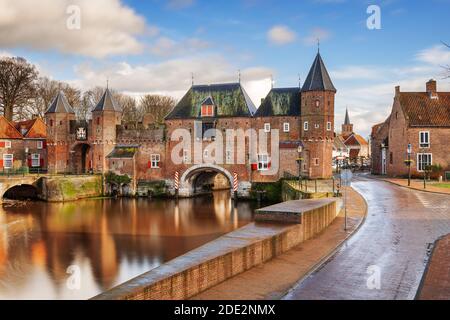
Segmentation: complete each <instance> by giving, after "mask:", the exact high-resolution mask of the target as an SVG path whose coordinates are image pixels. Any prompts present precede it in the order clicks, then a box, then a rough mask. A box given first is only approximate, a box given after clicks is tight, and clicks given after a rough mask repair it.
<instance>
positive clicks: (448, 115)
mask: <svg viewBox="0 0 450 320" xmlns="http://www.w3.org/2000/svg"><path fill="white" fill-rule="evenodd" d="M436 87H437V86H436V81H434V80H430V81H429V82H428V83H427V85H426V91H425V92H401V91H400V87H397V88H396V93H395V98H394V104H393V107H392V112H391V114H390V116H389V118H388V120H387V121H386V122H385V123H383V124H379V125H376V126H375V127H374V128H373V130H372V171H373V173H375V174H387V175H389V176H392V177H397V176H406V175H408V166H407V165H406V164H407V162H406V163H405V160H408V151H407V150H408V145H410V146H411V160H412V165H411V173H412V176H423V170H422V169H423V167H422V166H427V165H440V166H441V167H442V170H441V172H437V173H436V174H437V175H443V173H444V171H450V152H449V151H450V149H449V146H448V141H450V108H449V106H450V93H449V92H437V91H436ZM383 149H384V150H385V151H384V152H383ZM421 159H422V160H421ZM383 166H385V167H386V169H385V170H384V171H383Z"/></svg>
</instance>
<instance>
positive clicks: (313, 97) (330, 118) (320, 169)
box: [301, 52, 336, 178]
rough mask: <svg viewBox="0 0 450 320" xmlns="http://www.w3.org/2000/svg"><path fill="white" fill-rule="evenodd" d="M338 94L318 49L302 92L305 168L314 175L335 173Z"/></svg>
mask: <svg viewBox="0 0 450 320" xmlns="http://www.w3.org/2000/svg"><path fill="white" fill-rule="evenodd" d="M335 95H336V88H335V87H334V85H333V83H332V81H331V78H330V76H329V74H328V71H327V69H326V67H325V64H324V62H323V60H322V57H321V56H320V53H319V52H318V53H317V56H316V58H315V60H314V63H313V65H312V67H311V70H310V71H309V74H308V76H307V78H306V81H305V83H304V84H303V87H302V92H301V140H302V142H303V145H304V149H303V154H302V158H303V159H304V160H303V168H302V170H303V174H304V175H306V176H308V177H310V178H330V177H331V176H332V175H333V172H332V152H333V141H334V99H335Z"/></svg>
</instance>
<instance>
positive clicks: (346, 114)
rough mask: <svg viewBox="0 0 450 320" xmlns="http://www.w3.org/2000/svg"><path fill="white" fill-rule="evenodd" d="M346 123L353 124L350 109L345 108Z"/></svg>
mask: <svg viewBox="0 0 450 320" xmlns="http://www.w3.org/2000/svg"><path fill="white" fill-rule="evenodd" d="M344 124H351V123H350V117H349V116H348V109H345V122H344Z"/></svg>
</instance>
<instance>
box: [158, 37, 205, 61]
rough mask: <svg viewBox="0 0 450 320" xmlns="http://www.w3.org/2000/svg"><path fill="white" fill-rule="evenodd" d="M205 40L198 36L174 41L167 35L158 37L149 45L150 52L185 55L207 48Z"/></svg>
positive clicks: (160, 54)
mask: <svg viewBox="0 0 450 320" xmlns="http://www.w3.org/2000/svg"><path fill="white" fill-rule="evenodd" d="M209 46H210V44H209V43H208V42H207V41H204V40H201V39H198V38H188V39H185V40H182V41H179V42H177V41H175V40H172V39H170V38H167V37H160V38H158V39H157V40H156V42H155V43H154V44H153V45H151V46H150V52H151V53H152V54H154V55H156V56H160V57H170V56H176V55H180V54H182V55H187V54H189V53H193V52H197V51H200V50H204V49H207V48H209Z"/></svg>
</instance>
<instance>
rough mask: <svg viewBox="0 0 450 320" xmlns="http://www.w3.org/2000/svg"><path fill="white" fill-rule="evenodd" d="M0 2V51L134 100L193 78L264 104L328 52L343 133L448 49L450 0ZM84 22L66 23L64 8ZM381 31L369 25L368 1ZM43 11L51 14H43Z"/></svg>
mask: <svg viewBox="0 0 450 320" xmlns="http://www.w3.org/2000/svg"><path fill="white" fill-rule="evenodd" d="M29 3H30V1H25V0H0V54H3V55H21V56H24V57H25V58H27V59H29V60H30V61H31V62H33V63H36V64H37V65H38V66H39V68H40V70H41V72H42V73H43V74H45V75H48V76H50V77H52V78H55V79H58V80H64V81H68V82H71V83H72V84H74V85H76V86H78V87H80V88H81V89H87V88H89V87H92V86H95V85H99V86H104V85H105V83H106V79H110V83H111V86H112V87H114V88H115V89H117V90H119V91H123V92H126V93H129V94H132V95H135V96H136V97H139V96H140V95H142V94H144V93H147V92H152V93H163V94H169V95H172V96H174V97H176V98H179V97H181V95H182V94H183V93H184V92H185V91H186V90H187V89H188V88H189V85H190V82H191V80H190V77H191V75H190V74H191V72H193V73H194V75H195V82H196V83H212V82H229V81H236V80H237V74H238V70H239V69H240V70H241V74H242V81H243V84H244V86H245V87H246V89H247V91H249V93H250V95H251V97H252V99H253V100H254V102H255V104H257V105H258V101H259V100H260V99H261V98H262V97H264V95H265V94H266V93H267V91H268V90H269V89H270V77H271V75H273V78H274V81H275V86H279V87H280V86H281V87H282V86H296V85H298V77H299V75H300V77H301V79H305V77H306V75H307V72H308V70H309V68H310V65H311V63H312V61H313V59H314V56H315V54H316V52H317V43H316V38H320V50H321V54H322V56H323V58H324V61H325V63H326V65H327V68H328V70H329V72H330V74H331V76H332V79H333V81H334V84H335V86H336V87H337V89H338V94H337V97H336V124H337V129H338V128H339V125H340V123H341V122H342V120H343V116H344V112H345V108H346V107H347V106H348V108H349V109H350V116H351V120H352V121H353V122H354V123H355V126H356V130H358V131H360V132H361V133H362V134H363V135H364V136H367V135H368V133H369V131H370V127H371V126H372V125H373V124H375V123H377V122H379V121H382V120H384V118H386V117H387V116H388V111H389V109H390V106H391V103H392V97H393V92H394V86H395V85H401V86H402V90H405V91H416V90H423V89H424V87H425V82H426V81H427V80H428V79H429V78H436V79H437V80H438V85H439V88H440V89H441V90H447V91H449V89H450V85H449V82H450V80H448V79H447V80H444V79H443V69H442V68H441V65H446V64H450V54H449V51H450V50H448V49H447V48H445V47H444V46H443V45H442V44H441V41H446V42H450V31H449V30H450V28H449V27H450V22H449V21H450V19H449V18H450V17H449V15H450V0H431V1H406V0H384V1H356V0H304V1H274V0H231V1H203V0H150V1H137V0H91V1H88V0H72V1H69V0H42V1H40V9H39V10H36V9H35V8H33V6H30V5H29ZM71 4H76V5H78V6H79V8H80V17H81V24H80V29H77V30H67V27H66V22H67V18H68V16H70V13H68V12H66V10H67V7H68V6H69V5H71ZM372 4H374V5H378V6H379V7H380V9H381V29H380V30H369V29H368V28H367V26H366V20H367V19H368V17H369V14H368V13H367V12H366V10H367V8H368V6H369V5H372ZM42 12H45V14H42Z"/></svg>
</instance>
